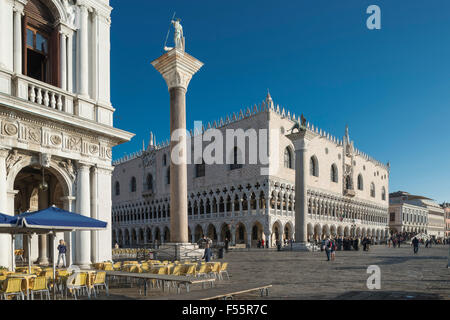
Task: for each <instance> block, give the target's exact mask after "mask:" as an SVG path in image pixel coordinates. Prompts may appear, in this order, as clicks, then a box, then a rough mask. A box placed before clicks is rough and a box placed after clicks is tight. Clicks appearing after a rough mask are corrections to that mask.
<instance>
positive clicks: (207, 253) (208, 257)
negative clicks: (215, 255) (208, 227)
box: [202, 242, 212, 262]
mask: <svg viewBox="0 0 450 320" xmlns="http://www.w3.org/2000/svg"><path fill="white" fill-rule="evenodd" d="M211 256H212V252H211V248H210V247H209V243H208V242H207V243H206V245H205V253H204V254H203V258H202V259H205V262H210V261H211Z"/></svg>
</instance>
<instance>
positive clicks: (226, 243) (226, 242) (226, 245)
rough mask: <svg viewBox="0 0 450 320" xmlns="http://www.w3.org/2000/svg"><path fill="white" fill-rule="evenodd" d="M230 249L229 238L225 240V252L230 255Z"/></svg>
mask: <svg viewBox="0 0 450 320" xmlns="http://www.w3.org/2000/svg"><path fill="white" fill-rule="evenodd" d="M229 247H230V241H229V240H228V238H225V251H226V252H227V253H228V248H229Z"/></svg>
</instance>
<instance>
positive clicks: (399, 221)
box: [389, 191, 445, 239]
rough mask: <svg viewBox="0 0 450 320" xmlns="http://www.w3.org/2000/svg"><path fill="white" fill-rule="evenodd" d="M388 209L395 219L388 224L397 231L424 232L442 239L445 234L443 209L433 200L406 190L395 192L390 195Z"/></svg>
mask: <svg viewBox="0 0 450 320" xmlns="http://www.w3.org/2000/svg"><path fill="white" fill-rule="evenodd" d="M389 211H390V212H391V216H392V214H393V213H394V212H395V218H396V219H395V221H391V222H390V223H389V225H390V226H391V227H394V228H395V229H396V230H397V231H398V232H414V233H418V232H425V233H426V234H428V235H430V236H432V237H434V238H436V239H442V238H444V236H445V214H444V209H443V208H442V207H441V206H440V205H439V204H438V203H436V202H435V201H433V200H431V199H429V198H426V197H423V196H417V195H411V194H409V193H407V192H402V191H399V192H395V193H391V195H390V207H389Z"/></svg>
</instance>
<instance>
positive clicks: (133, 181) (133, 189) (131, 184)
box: [130, 177, 136, 192]
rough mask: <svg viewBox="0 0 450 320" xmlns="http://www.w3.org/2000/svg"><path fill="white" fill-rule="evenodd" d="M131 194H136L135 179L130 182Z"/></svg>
mask: <svg viewBox="0 0 450 320" xmlns="http://www.w3.org/2000/svg"><path fill="white" fill-rule="evenodd" d="M130 189H131V192H136V178H135V177H132V178H131V182H130Z"/></svg>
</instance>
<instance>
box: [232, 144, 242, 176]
mask: <svg viewBox="0 0 450 320" xmlns="http://www.w3.org/2000/svg"><path fill="white" fill-rule="evenodd" d="M240 155H241V152H240V151H239V149H238V147H234V149H233V163H232V164H231V165H230V170H236V169H240V168H242V162H243V161H242V157H241V156H240Z"/></svg>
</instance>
